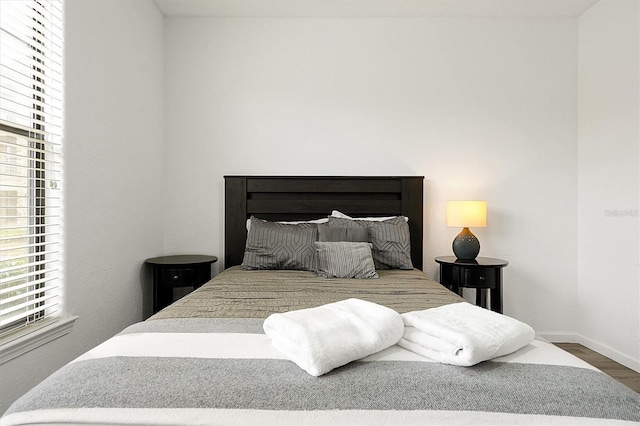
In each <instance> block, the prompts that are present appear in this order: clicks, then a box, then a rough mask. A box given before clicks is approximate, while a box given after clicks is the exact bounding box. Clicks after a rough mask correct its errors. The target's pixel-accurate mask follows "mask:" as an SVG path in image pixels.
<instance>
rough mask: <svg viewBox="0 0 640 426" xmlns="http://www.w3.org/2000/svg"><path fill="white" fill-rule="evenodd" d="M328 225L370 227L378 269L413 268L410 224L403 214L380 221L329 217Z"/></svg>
mask: <svg viewBox="0 0 640 426" xmlns="http://www.w3.org/2000/svg"><path fill="white" fill-rule="evenodd" d="M327 225H328V226H331V227H337V228H349V227H350V228H366V229H368V230H369V241H370V242H371V243H372V244H373V249H372V252H373V261H374V263H375V266H376V269H378V270H381V269H413V264H412V263H411V240H410V236H409V225H408V224H407V222H406V220H405V219H404V217H403V216H398V217H395V218H392V219H387V220H383V221H380V222H377V221H368V220H357V219H356V220H354V219H342V218H337V217H329V222H327Z"/></svg>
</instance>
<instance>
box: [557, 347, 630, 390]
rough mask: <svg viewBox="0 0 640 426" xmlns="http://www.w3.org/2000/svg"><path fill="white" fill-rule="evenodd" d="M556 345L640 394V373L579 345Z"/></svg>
mask: <svg viewBox="0 0 640 426" xmlns="http://www.w3.org/2000/svg"><path fill="white" fill-rule="evenodd" d="M554 345H556V346H558V347H560V348H562V349H564V350H565V351H567V352H569V353H572V354H573V355H575V356H577V357H578V358H580V359H581V360H583V361H585V362H588V363H589V364H591V365H593V366H594V367H596V368H597V369H599V370H601V371H603V372H605V373H607V374H608V375H610V376H611V377H613V378H614V379H616V380H617V381H619V382H620V383H622V384H624V385H626V386H628V387H630V388H631V389H633V390H634V391H636V392H638V393H640V373H638V372H636V371H633V370H632V369H630V368H627V367H625V366H624V365H621V364H618V363H617V362H615V361H613V360H612V359H609V358H607V357H606V356H604V355H600V354H599V353H598V352H595V351H592V350H591V349H589V348H586V347H584V346H582V345H580V344H578V343H554Z"/></svg>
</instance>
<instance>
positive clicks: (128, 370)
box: [0, 268, 640, 426]
mask: <svg viewBox="0 0 640 426" xmlns="http://www.w3.org/2000/svg"><path fill="white" fill-rule="evenodd" d="M379 274H380V278H379V279H377V280H340V279H327V280H322V279H318V278H317V277H316V276H315V274H313V273H311V272H300V271H278V272H274V271H242V270H240V269H239V268H231V269H230V270H227V271H224V272H222V273H221V274H219V275H218V276H217V277H216V278H214V279H213V280H212V281H210V282H209V283H207V284H205V285H204V286H202V287H201V288H200V289H198V290H196V291H194V292H193V293H191V294H189V295H187V296H186V297H184V298H182V299H181V300H179V301H177V302H175V303H174V304H173V305H171V306H169V307H167V308H165V309H164V310H162V311H160V312H158V313H157V314H156V315H154V316H152V317H151V318H150V320H147V321H144V322H141V323H138V324H134V325H132V326H130V327H128V328H127V329H126V330H124V331H123V332H121V333H120V334H118V335H116V336H114V337H113V338H111V339H109V340H107V341H106V342H104V343H103V344H101V345H99V346H97V347H96V348H94V349H92V350H91V351H89V352H88V353H86V354H84V355H83V356H81V357H79V358H78V359H76V360H74V361H73V362H71V363H69V364H67V365H66V366H65V367H63V368H62V369H60V370H58V371H57V372H56V373H54V374H53V375H52V376H50V377H49V378H47V379H46V380H45V381H43V382H42V383H41V384H39V385H38V386H36V387H35V388H34V389H33V390H31V391H30V392H28V393H27V394H26V395H24V396H23V397H22V398H20V399H19V400H18V401H16V402H15V403H14V404H13V405H12V406H11V407H10V409H9V410H8V411H7V413H6V414H5V415H4V416H3V417H2V418H1V419H0V426H17V425H27V424H29V425H44V424H48V425H51V424H60V425H61V424H65V425H69V424H76V425H101V424H105V425H106V424H109V425H175V424H184V425H216V424H220V425H229V424H230V425H252V424H259V425H266V424H278V425H307V424H309V425H354V424H369V425H380V424H390V425H407V424H446V425H462V424H467V425H469V424H471V425H478V424H485V425H498V424H501V425H517V424H520V425H607V426H609V425H636V424H638V422H640V397H639V395H638V394H637V393H635V392H633V391H632V390H630V389H629V388H627V387H625V386H623V385H622V384H620V383H618V382H616V381H615V380H613V379H611V378H610V377H609V376H607V375H605V374H603V373H601V372H600V371H597V370H595V369H593V368H590V367H589V366H588V365H587V364H585V363H583V362H581V361H580V360H578V359H577V358H575V357H573V356H571V355H569V354H567V353H566V352H564V351H562V350H561V349H559V348H557V347H555V346H553V345H551V344H548V343H544V342H540V341H534V342H532V343H531V344H530V345H528V346H526V347H524V348H522V349H520V350H519V351H517V352H515V353H514V354H511V355H507V356H504V357H501V358H497V359H494V360H492V361H487V362H483V363H480V364H478V365H476V366H474V367H455V366H450V365H444V364H439V363H436V362H433V361H431V360H428V359H427V358H423V357H421V356H419V355H417V354H414V353H412V352H409V351H407V350H405V349H402V348H400V347H399V346H395V345H394V346H392V347H390V348H388V349H385V350H384V351H382V352H379V353H377V354H373V355H370V356H369V357H366V358H364V359H362V360H359V361H355V362H352V363H349V364H347V365H346V366H343V367H340V368H337V369H335V370H333V371H331V372H330V373H328V374H326V375H324V376H321V377H313V376H310V375H309V374H307V373H306V372H305V371H303V370H302V369H300V368H299V367H298V366H296V365H295V364H294V363H293V362H291V361H289V360H287V359H285V357H284V356H283V355H282V354H280V353H279V352H277V351H276V350H275V349H274V347H273V346H272V345H271V342H270V340H269V338H268V337H267V336H266V335H265V334H264V332H263V329H262V323H263V320H264V318H266V317H267V316H268V315H269V314H271V313H274V312H285V311H289V310H294V309H301V308H308V307H314V306H319V305H323V304H326V303H330V302H336V301H339V300H343V299H347V298H350V297H356V298H360V299H364V300H369V301H371V302H375V303H379V304H382V305H386V306H388V307H391V308H393V309H395V310H397V311H398V312H401V313H402V312H408V311H413V310H422V309H427V308H431V307H436V306H441V305H445V304H448V303H454V302H459V301H461V300H462V299H461V298H460V297H458V296H457V295H455V294H453V293H451V292H450V291H448V290H447V289H445V288H444V287H442V286H441V285H440V284H438V283H437V282H435V281H432V280H430V279H428V278H427V277H426V275H424V274H423V273H422V272H420V271H417V270H413V271H379Z"/></svg>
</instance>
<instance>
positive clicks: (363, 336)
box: [263, 299, 404, 376]
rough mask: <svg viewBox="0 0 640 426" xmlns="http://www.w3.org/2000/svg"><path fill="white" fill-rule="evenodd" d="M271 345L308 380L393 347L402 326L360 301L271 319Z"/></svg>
mask: <svg viewBox="0 0 640 426" xmlns="http://www.w3.org/2000/svg"><path fill="white" fill-rule="evenodd" d="M263 328H264V331H265V333H266V334H267V335H268V336H269V337H270V338H271V344H272V345H273V346H274V347H275V348H276V349H277V350H278V351H280V352H282V353H283V354H284V355H285V356H286V357H287V358H288V359H290V360H291V361H293V362H295V363H296V364H297V365H298V366H299V367H300V368H302V369H303V370H305V371H306V372H307V373H309V374H311V375H312V376H320V375H322V374H325V373H328V372H329V371H331V370H333V369H334V368H337V367H340V366H342V365H345V364H347V363H349V362H351V361H355V360H357V359H360V358H364V357H365V356H367V355H371V354H373V353H376V352H379V351H381V350H383V349H386V348H388V347H389V346H392V345H394V344H396V343H397V342H398V340H400V338H401V337H402V333H403V332H404V323H403V322H402V318H400V314H398V313H397V312H396V311H394V310H393V309H390V308H387V307H385V306H381V305H378V304H376V303H372V302H367V301H364V300H360V299H347V300H343V301H340V302H335V303H329V304H327V305H323V306H319V307H317V308H310V309H301V310H297V311H290V312H285V313H282V314H272V315H270V316H269V317H268V318H267V319H266V320H265V321H264V324H263Z"/></svg>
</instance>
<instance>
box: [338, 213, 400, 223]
mask: <svg viewBox="0 0 640 426" xmlns="http://www.w3.org/2000/svg"><path fill="white" fill-rule="evenodd" d="M331 217H339V218H340V219H351V220H369V221H371V222H382V221H383V220H389V219H395V218H396V217H398V216H386V217H351V216H348V215H346V214H344V213H342V212H340V211H338V210H333V211H332V212H331ZM402 217H403V218H404V220H405V222H409V218H408V217H406V216H402Z"/></svg>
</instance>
